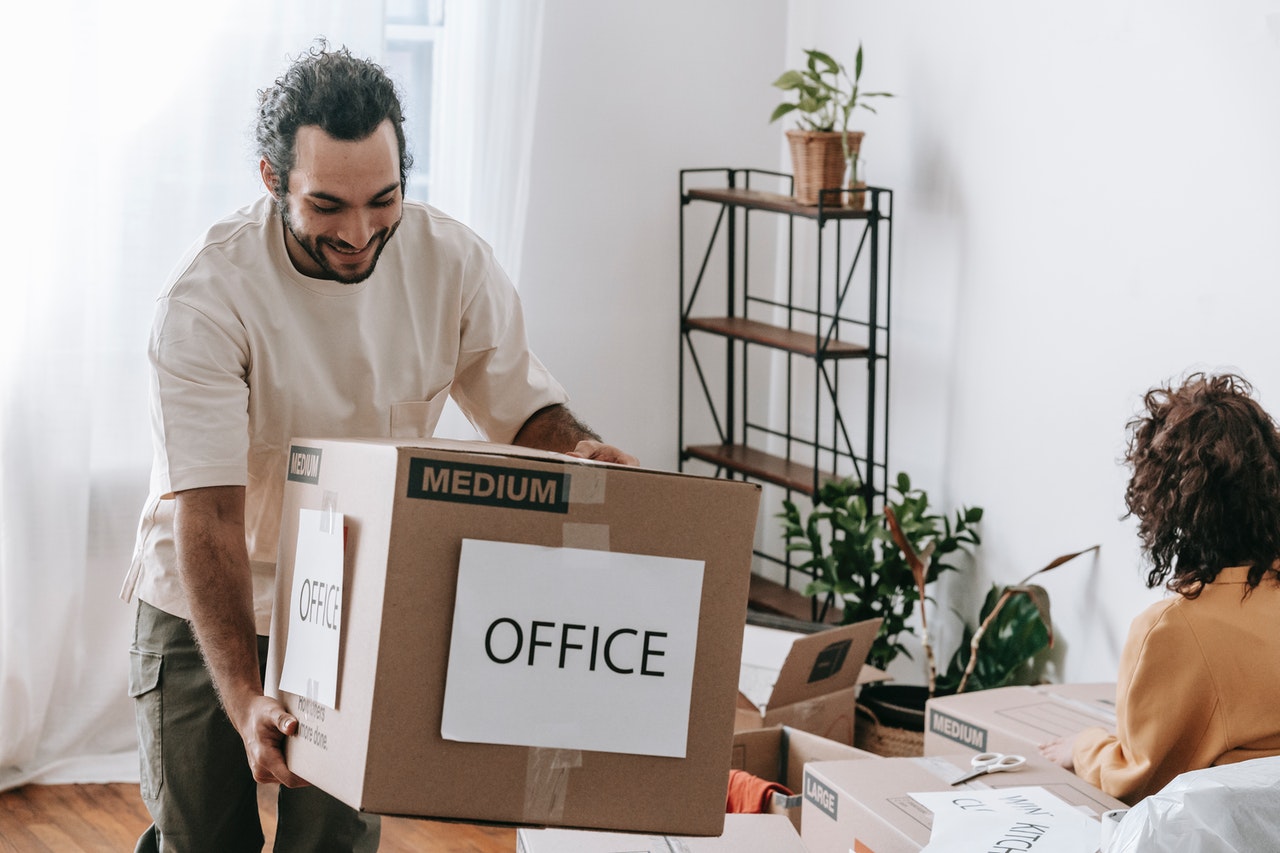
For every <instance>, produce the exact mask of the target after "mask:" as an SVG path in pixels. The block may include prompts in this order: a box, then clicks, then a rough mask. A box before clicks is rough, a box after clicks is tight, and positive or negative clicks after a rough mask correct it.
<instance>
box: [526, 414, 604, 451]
mask: <svg viewBox="0 0 1280 853" xmlns="http://www.w3.org/2000/svg"><path fill="white" fill-rule="evenodd" d="M599 440H600V436H598V435H596V434H595V433H594V432H592V431H591V429H590V428H589V427H587V426H586V425H585V424H584V423H582V422H581V421H579V420H578V419H577V418H576V417H574V416H573V413H572V412H570V411H569V409H568V408H567V407H565V406H562V405H559V404H556V405H554V406H547V407H546V408H545V409H539V410H538V411H537V412H534V413H533V415H531V416H530V417H529V420H527V421H525V423H524V426H523V427H521V428H520V432H518V433H516V437H515V439H514V441H512V444H518V445H520V446H522V447H536V448H538V449H539V450H553V451H557V452H559V453H569V452H570V451H572V450H573V449H574V448H575V447H577V446H578V442H580V441H599Z"/></svg>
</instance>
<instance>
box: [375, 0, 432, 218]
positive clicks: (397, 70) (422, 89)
mask: <svg viewBox="0 0 1280 853" xmlns="http://www.w3.org/2000/svg"><path fill="white" fill-rule="evenodd" d="M444 4H445V0H387V4H386V17H385V23H384V34H383V38H384V40H385V43H386V52H385V55H386V66H387V70H388V71H389V72H391V74H392V76H393V77H394V78H395V79H396V82H397V83H398V84H399V85H400V86H401V88H402V90H403V91H402V96H403V99H404V111H405V122H404V128H405V135H406V136H407V137H408V143H409V150H410V151H412V152H413V158H414V163H413V169H412V171H410V173H409V185H408V187H407V189H406V191H405V195H407V196H409V197H411V198H415V199H418V200H420V201H429V200H430V195H431V186H430V183H431V180H430V174H431V149H432V147H433V145H432V142H433V133H434V130H435V125H434V122H433V121H432V110H433V108H434V105H435V104H436V103H437V102H438V100H439V99H438V98H437V97H436V91H435V90H436V85H437V81H438V80H439V79H440V74H439V67H440V53H441V50H440V46H441V42H442V40H443V38H444V32H445V28H444V21H445V17H444Z"/></svg>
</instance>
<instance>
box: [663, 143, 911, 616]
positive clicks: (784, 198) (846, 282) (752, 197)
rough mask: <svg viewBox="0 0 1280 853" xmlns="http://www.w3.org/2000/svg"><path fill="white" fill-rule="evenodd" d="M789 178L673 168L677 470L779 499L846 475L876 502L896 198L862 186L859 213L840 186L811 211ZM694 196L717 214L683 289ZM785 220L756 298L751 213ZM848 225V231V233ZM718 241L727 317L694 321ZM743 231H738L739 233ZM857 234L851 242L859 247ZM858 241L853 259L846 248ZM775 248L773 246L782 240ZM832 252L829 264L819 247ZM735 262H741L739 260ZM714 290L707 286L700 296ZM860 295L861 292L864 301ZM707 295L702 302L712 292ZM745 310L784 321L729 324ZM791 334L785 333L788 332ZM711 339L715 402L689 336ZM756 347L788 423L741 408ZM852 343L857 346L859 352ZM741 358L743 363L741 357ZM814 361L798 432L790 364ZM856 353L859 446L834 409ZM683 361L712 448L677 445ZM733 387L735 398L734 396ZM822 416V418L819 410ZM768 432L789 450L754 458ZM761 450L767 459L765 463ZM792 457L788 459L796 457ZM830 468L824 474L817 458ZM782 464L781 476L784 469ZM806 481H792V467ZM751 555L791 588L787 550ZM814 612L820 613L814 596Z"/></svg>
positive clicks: (883, 449) (681, 438)
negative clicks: (762, 485)
mask: <svg viewBox="0 0 1280 853" xmlns="http://www.w3.org/2000/svg"><path fill="white" fill-rule="evenodd" d="M695 175H696V176H700V177H705V176H709V175H719V176H722V177H721V180H722V183H719V184H716V185H712V186H710V187H708V186H697V187H691V186H690V185H689V184H690V178H691V176H695ZM753 179H754V180H755V182H756V183H757V184H759V183H763V182H768V183H770V184H771V185H772V184H780V185H781V186H782V187H784V188H785V192H784V193H770V192H761V191H759V190H756V189H753V187H752V184H753ZM792 186H793V184H792V178H791V176H790V175H787V174H785V173H781V172H772V171H768V170H763V169H734V168H713V169H683V170H681V172H680V242H679V252H680V265H679V266H680V273H679V277H680V354H679V358H680V375H679V414H678V419H679V424H678V436H677V441H678V443H679V467H680V470H681V471H683V470H685V464H686V463H687V462H689V461H690V460H698V461H700V462H703V463H706V464H710V465H712V466H714V467H715V476H727V477H734V476H738V477H741V478H743V479H753V480H759V481H762V482H769V483H773V484H774V485H778V486H782V487H783V488H785V489H786V490H787V497H788V499H791V498H792V497H793V494H795V493H799V494H803V495H806V496H808V497H809V498H812V497H813V496H814V495H815V494H816V493H817V491H818V489H819V488H820V486H821V485H822V482H823V481H824V480H825V479H826V478H827V477H829V476H833V475H834V476H846V475H848V474H852V475H853V476H855V477H856V478H858V479H859V480H860V481H862V482H863V483H864V484H866V485H867V487H868V493H869V497H870V498H871V499H872V501H873V503H874V502H877V501H882V500H883V497H884V494H885V491H886V488H887V481H888V469H887V460H888V455H889V442H888V425H889V370H888V367H889V319H890V314H889V307H890V298H889V297H890V292H891V288H890V284H891V279H892V247H893V216H892V214H893V193H892V191H891V190H888V189H884V188H881V187H867V188H866V197H867V199H868V201H869V204H867V206H866V209H865V210H854V209H852V208H849V207H844V206H842V205H841V203H840V202H841V198H842V194H843V193H844V192H845V191H844V190H842V189H839V188H836V189H827V190H822V191H821V193H820V194H819V203H818V204H817V205H816V206H801V205H799V204H796V203H795V201H794V199H792V198H791V197H790V195H791V192H792ZM693 203H709V204H719V205H720V211H719V215H718V216H717V217H716V219H715V224H714V226H712V228H711V232H710V235H709V236H708V237H707V242H706V249H705V251H704V252H703V253H702V257H701V262H700V264H699V267H698V271H697V274H696V276H694V277H693V278H692V283H691V286H690V281H689V275H688V273H687V270H686V267H687V266H689V261H688V258H687V249H686V220H685V208H686V207H687V206H688V205H690V204H693ZM753 214H762V215H767V216H776V215H783V216H786V217H787V219H788V227H787V236H786V246H785V251H786V270H787V272H786V276H787V282H786V293H787V296H786V301H785V302H778V301H777V300H776V299H773V298H766V297H763V296H758V295H753V294H752V292H751V282H750V280H749V277H750V263H749V258H750V248H751V231H750V228H751V217H752V215H753ZM797 219H801V220H812V221H813V222H814V223H815V225H816V229H817V249H816V260H817V266H816V270H815V272H816V276H817V281H816V282H814V284H815V290H814V293H815V300H814V304H813V305H812V306H809V305H801V304H798V303H797V301H796V295H795V285H796V281H795V275H796V274H795V265H796V256H795V239H796V220H797ZM828 226H833V228H834V232H835V233H834V235H833V237H834V246H828V244H826V243H824V241H825V240H827V239H828V237H827V229H828ZM851 232H852V233H851ZM722 233H723V236H724V241H723V242H724V245H723V250H724V252H725V273H726V275H725V282H724V296H725V316H724V317H723V318H718V319H712V318H695V317H694V316H693V310H694V307H695V305H696V304H698V300H699V296H700V295H703V293H704V292H705V291H704V288H703V284H704V281H705V280H706V278H707V270H708V265H709V262H710V261H711V259H712V257H713V253H714V251H715V249H716V244H717V240H718V239H719V238H720V236H721V234H722ZM739 233H741V237H740V236H739ZM855 238H856V242H855ZM850 243H853V245H854V248H853V250H852V252H851V255H852V257H848V258H847V257H846V255H847V254H850V252H849V251H848V244H850ZM780 248H781V247H780ZM828 248H830V252H829V254H830V255H831V256H832V257H831V259H830V263H826V262H825V261H826V260H827V259H826V258H825V257H824V250H825V249H828ZM739 261H740V265H739ZM855 273H861V280H862V281H863V282H864V284H863V285H860V286H864V287H865V293H864V294H859V293H858V289H859V288H858V287H855ZM711 289H712V288H710V287H708V288H706V290H707V291H709V290H711ZM827 293H830V294H831V303H832V304H831V307H829V308H828V307H826V306H825V305H824V295H825V294H827ZM856 295H865V301H863V302H860V301H859V300H858V299H857V298H855V297H856ZM708 298H710V297H708ZM858 306H862V307H865V311H866V314H865V318H863V317H858V316H852V314H851V312H852V311H854V310H855V309H856V307H858ZM753 307H756V308H761V309H764V310H774V309H779V310H782V311H785V314H786V318H787V322H786V326H785V327H781V326H774V325H772V324H770V325H769V326H768V327H767V328H766V327H763V326H759V325H758V324H756V325H754V326H751V327H748V328H744V327H742V326H741V325H734V324H735V323H739V324H740V321H750V320H752V318H751V316H750V315H751V310H752V308H753ZM797 317H808V318H809V319H810V321H811V323H812V325H813V327H814V328H813V332H812V335H811V336H810V333H809V332H804V335H805V336H806V338H807V340H801V339H799V338H798V337H797V336H796V335H795V332H796V331H797V330H796V329H795V324H796V320H797ZM842 331H844V332H845V333H846V334H848V333H850V332H852V333H853V334H854V335H856V336H857V337H858V338H859V339H860V340H859V341H858V343H857V344H851V343H850V342H848V341H842V340H841V338H840V333H841V332H842ZM788 332H789V333H791V335H790V336H789V337H788V336H787V333H788ZM694 333H699V334H700V335H707V334H710V335H711V336H712V337H721V338H723V339H724V342H725V385H724V405H723V406H721V407H719V409H717V405H716V401H715V399H714V395H713V393H712V390H711V386H710V385H709V384H708V379H707V375H706V373H705V372H704V370H703V366H702V362H701V361H700V360H699V358H698V352H697V348H696V346H695V334H694ZM755 346H760V347H764V348H765V349H767V350H772V351H774V352H779V351H781V352H784V353H785V354H786V394H787V400H788V405H787V407H786V408H787V410H786V413H785V427H784V428H783V429H781V430H779V429H776V428H773V427H770V426H769V425H768V424H767V423H754V422H752V421H751V419H750V415H749V410H748V406H747V403H748V388H749V385H748V380H749V377H750V371H749V355H750V351H751V348H752V347H755ZM859 350H860V351H859ZM739 356H740V357H741V369H740V370H739V367H738V358H739ZM797 358H801V359H805V360H807V361H809V362H811V363H812V369H813V376H814V383H813V384H814V387H813V393H814V400H813V407H814V408H813V424H812V425H806V426H811V428H812V433H807V432H798V431H797V428H796V423H795V421H794V419H793V415H792V411H791V410H792V408H793V406H792V404H791V403H790V401H791V400H792V399H793V392H794V384H793V383H794V381H795V373H794V371H795V360H796V359H797ZM846 360H855V361H862V362H864V364H865V370H866V373H865V382H866V398H865V401H864V406H865V415H866V425H865V442H864V444H863V445H861V446H858V447H855V445H854V441H853V439H852V438H851V437H850V434H849V427H848V423H847V422H846V420H845V418H844V417H843V415H842V414H841V411H840V409H841V405H840V402H841V401H840V365H841V362H842V361H846ZM687 365H691V366H692V368H693V370H694V372H695V374H696V378H697V380H698V383H699V385H700V386H701V389H702V392H703V397H704V398H705V402H706V404H707V409H708V410H709V412H710V416H711V420H712V422H713V424H714V427H715V430H716V433H717V437H718V439H719V445H718V446H717V445H701V446H698V445H689V444H686V441H685V414H686V410H685V395H686V390H687V389H686V385H685V370H686V366H687ZM739 392H740V394H741V396H740V397H739V396H738V394H739ZM824 412H825V415H824ZM825 416H829V418H830V422H829V425H828V434H829V436H830V439H829V441H824V440H823V438H822V436H823V429H822V427H823V420H824V417H825ZM770 437H773V438H778V439H782V440H783V443H784V446H785V454H784V455H783V456H780V457H775V456H772V455H770V454H764V453H757V452H755V451H754V450H753V449H752V448H753V444H752V442H753V441H761V440H763V441H766V442H767V441H768V440H769V438H770ZM764 457H768V458H764ZM792 463H794V464H792ZM823 464H827V465H828V466H829V468H828V469H827V470H826V471H824V470H823V469H822V465H823ZM784 469H785V472H786V473H785V475H784V473H783V472H784ZM797 472H799V474H801V475H802V476H800V479H796V476H795V475H796V473H797ZM756 554H757V556H759V557H761V558H763V559H766V560H770V561H772V562H775V563H778V564H779V565H782V566H784V567H785V568H786V585H787V586H788V587H790V586H791V583H792V572H793V571H794V570H795V567H793V566H792V565H791V560H790V556H789V555H787V554H785V552H784V554H783V555H782V556H778V555H775V554H773V553H770V552H768V551H766V550H762V549H757V550H756ZM814 614H815V618H816V614H817V608H816V602H814Z"/></svg>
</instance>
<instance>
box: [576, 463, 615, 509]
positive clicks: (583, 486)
mask: <svg viewBox="0 0 1280 853" xmlns="http://www.w3.org/2000/svg"><path fill="white" fill-rule="evenodd" d="M565 473H566V474H568V475H569V503H570V504H602V503H604V487H605V480H607V479H608V476H609V470H608V469H607V468H605V467H604V466H602V465H567V466H565Z"/></svg>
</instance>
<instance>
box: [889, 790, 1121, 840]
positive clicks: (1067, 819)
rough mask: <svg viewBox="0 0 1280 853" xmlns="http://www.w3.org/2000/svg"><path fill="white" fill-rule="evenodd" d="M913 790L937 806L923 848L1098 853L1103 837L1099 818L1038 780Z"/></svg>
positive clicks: (920, 798)
mask: <svg viewBox="0 0 1280 853" xmlns="http://www.w3.org/2000/svg"><path fill="white" fill-rule="evenodd" d="M910 796H911V798H912V799H914V800H915V801H916V802H918V803H920V804H921V805H922V806H924V807H925V808H927V809H928V810H929V811H931V812H933V831H932V834H931V835H930V837H929V844H928V846H926V847H925V848H924V851H922V853H954V851H957V850H984V851H985V850H1008V851H1016V850H1032V851H1035V853H1096V851H1097V849H1098V844H1099V842H1100V840H1101V837H1102V828H1101V826H1100V825H1099V823H1098V821H1097V820H1096V819H1094V818H1093V817H1091V816H1090V815H1088V814H1086V813H1084V812H1083V811H1080V810H1079V809H1077V808H1076V807H1075V806H1072V805H1071V804H1070V803H1067V802H1066V801H1064V800H1063V799H1061V798H1060V797H1057V796H1054V795H1053V794H1051V793H1049V792H1048V791H1046V790H1045V789H1044V788H1041V787H1039V786H1027V787H1020V788H992V789H988V790H965V789H956V790H951V791H930V792H928V793H920V794H911V795H910Z"/></svg>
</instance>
